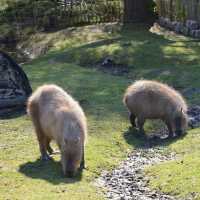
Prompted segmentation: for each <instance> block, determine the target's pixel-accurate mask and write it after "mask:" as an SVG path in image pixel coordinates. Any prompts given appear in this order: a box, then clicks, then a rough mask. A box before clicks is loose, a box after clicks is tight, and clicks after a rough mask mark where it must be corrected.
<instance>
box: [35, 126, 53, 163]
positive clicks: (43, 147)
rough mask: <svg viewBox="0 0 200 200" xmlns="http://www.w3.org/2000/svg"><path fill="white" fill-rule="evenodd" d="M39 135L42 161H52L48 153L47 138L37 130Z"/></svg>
mask: <svg viewBox="0 0 200 200" xmlns="http://www.w3.org/2000/svg"><path fill="white" fill-rule="evenodd" d="M36 133H37V138H38V142H39V147H40V153H41V159H42V160H43V161H47V160H50V159H51V158H50V156H49V155H48V154H47V151H46V137H45V136H44V134H43V132H42V131H40V130H39V129H38V130H36Z"/></svg>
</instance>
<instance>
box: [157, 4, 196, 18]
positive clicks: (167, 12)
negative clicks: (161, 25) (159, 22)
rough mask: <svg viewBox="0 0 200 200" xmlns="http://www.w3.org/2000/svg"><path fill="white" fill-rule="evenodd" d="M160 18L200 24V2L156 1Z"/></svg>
mask: <svg viewBox="0 0 200 200" xmlns="http://www.w3.org/2000/svg"><path fill="white" fill-rule="evenodd" d="M156 2H157V7H158V13H159V16H160V17H165V18H169V19H170V20H171V21H186V20H188V19H189V20H195V21H198V22H200V0H156Z"/></svg>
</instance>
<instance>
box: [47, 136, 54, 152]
mask: <svg viewBox="0 0 200 200" xmlns="http://www.w3.org/2000/svg"><path fill="white" fill-rule="evenodd" d="M50 142H51V139H49V138H46V149H47V151H48V152H49V154H50V155H51V154H53V149H52V148H51V146H50Z"/></svg>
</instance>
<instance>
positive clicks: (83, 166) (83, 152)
mask: <svg viewBox="0 0 200 200" xmlns="http://www.w3.org/2000/svg"><path fill="white" fill-rule="evenodd" d="M80 169H81V170H83V169H85V149H84V145H83V150H82V160H81V164H80Z"/></svg>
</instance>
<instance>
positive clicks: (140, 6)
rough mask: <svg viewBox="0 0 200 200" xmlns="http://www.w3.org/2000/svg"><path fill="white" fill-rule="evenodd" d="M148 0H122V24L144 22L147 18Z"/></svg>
mask: <svg viewBox="0 0 200 200" xmlns="http://www.w3.org/2000/svg"><path fill="white" fill-rule="evenodd" d="M148 3H149V0H124V22H125V23H131V22H144V21H145V20H146V19H147V18H148Z"/></svg>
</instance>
